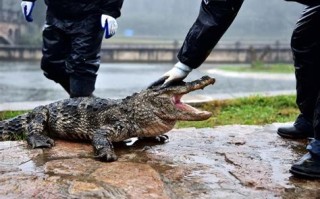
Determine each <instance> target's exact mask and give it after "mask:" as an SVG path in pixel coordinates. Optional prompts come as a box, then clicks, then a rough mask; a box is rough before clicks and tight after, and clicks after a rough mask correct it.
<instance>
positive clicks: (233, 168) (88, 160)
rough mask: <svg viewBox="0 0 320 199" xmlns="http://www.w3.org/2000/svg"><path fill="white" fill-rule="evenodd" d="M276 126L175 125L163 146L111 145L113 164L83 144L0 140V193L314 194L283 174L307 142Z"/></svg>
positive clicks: (319, 192)
mask: <svg viewBox="0 0 320 199" xmlns="http://www.w3.org/2000/svg"><path fill="white" fill-rule="evenodd" d="M279 125H280V124H271V125H266V126H240V125H233V126H221V127H217V128H206V129H194V128H188V129H174V130H172V131H171V132H169V133H168V135H169V136H170V142H168V143H165V144H159V143H152V142H147V141H144V140H141V141H136V142H135V143H133V144H132V145H131V146H124V145H122V146H120V145H119V146H115V151H116V153H117V155H118V157H119V160H118V161H116V162H112V163H103V162H99V161H96V160H94V159H93V158H92V156H93V154H92V149H91V146H90V144H88V143H73V142H67V141H56V146H55V147H53V148H51V149H34V150H33V149H29V148H28V147H27V146H26V143H25V142H23V141H20V142H0V173H1V176H0V198H41V199H42V198H47V199H55V198H116V199H119V198H120V199H121V198H139V199H144V198H146V199H150V198H161V199H166V198H184V199H185V198H187V199H188V198H190V199H191V198H192V199H193V198H237V199H239V198H240V199H241V198H255V199H256V198H290V199H291V198H299V199H300V198H319V196H320V181H316V180H301V179H298V178H295V177H293V176H292V175H291V174H290V173H289V168H290V166H291V164H292V163H293V162H295V161H296V160H297V159H298V158H300V156H301V155H303V154H304V153H305V150H304V149H305V146H306V142H307V141H306V140H298V141H292V140H286V139H282V138H280V137H279V136H277V135H276V133H275V131H276V129H277V127H278V126H279Z"/></svg>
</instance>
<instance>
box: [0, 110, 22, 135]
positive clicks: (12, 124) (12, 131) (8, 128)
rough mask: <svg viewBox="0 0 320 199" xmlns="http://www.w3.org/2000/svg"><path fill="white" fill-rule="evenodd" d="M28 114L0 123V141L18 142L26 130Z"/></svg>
mask: <svg viewBox="0 0 320 199" xmlns="http://www.w3.org/2000/svg"><path fill="white" fill-rule="evenodd" d="M27 123H28V113H26V114H23V115H19V116H17V117H15V118H12V119H9V120H3V121H0V141H2V140H20V139H22V138H23V137H24V133H25V132H26V130H27Z"/></svg>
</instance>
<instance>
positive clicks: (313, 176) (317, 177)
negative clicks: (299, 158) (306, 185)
mask: <svg viewBox="0 0 320 199" xmlns="http://www.w3.org/2000/svg"><path fill="white" fill-rule="evenodd" d="M290 172H291V173H292V174H294V175H296V176H297V177H303V178H309V179H319V178H320V174H308V173H305V172H302V171H298V170H295V169H290Z"/></svg>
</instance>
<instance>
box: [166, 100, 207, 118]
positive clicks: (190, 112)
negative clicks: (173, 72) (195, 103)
mask: <svg viewBox="0 0 320 199" xmlns="http://www.w3.org/2000/svg"><path fill="white" fill-rule="evenodd" d="M182 96H183V95H175V96H174V97H173V98H172V101H173V103H174V105H175V107H176V108H177V109H178V110H180V111H181V112H185V113H186V117H187V116H188V119H187V118H186V120H194V121H201V120H206V119H209V118H210V117H211V115H212V113H211V112H208V111H201V110H199V109H196V108H194V107H192V106H190V105H188V104H185V103H183V102H182V101H181V98H182ZM190 116H191V118H190Z"/></svg>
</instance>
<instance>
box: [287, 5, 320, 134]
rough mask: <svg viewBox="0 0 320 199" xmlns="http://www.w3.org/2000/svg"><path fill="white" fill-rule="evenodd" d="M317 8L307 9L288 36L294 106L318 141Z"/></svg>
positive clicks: (319, 46)
mask: <svg viewBox="0 0 320 199" xmlns="http://www.w3.org/2000/svg"><path fill="white" fill-rule="evenodd" d="M319 24H320V5H312V6H308V7H307V8H306V9H305V10H304V11H303V13H302V16H301V17H300V19H299V20H298V22H297V24H296V27H295V29H294V31H293V34H292V39H291V47H292V52H293V57H294V66H295V73H296V81H297V85H296V90H297V105H298V107H299V109H300V111H301V114H302V115H303V117H304V118H305V119H307V120H308V121H310V122H311V123H313V128H314V133H315V138H316V139H320V27H319Z"/></svg>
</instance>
